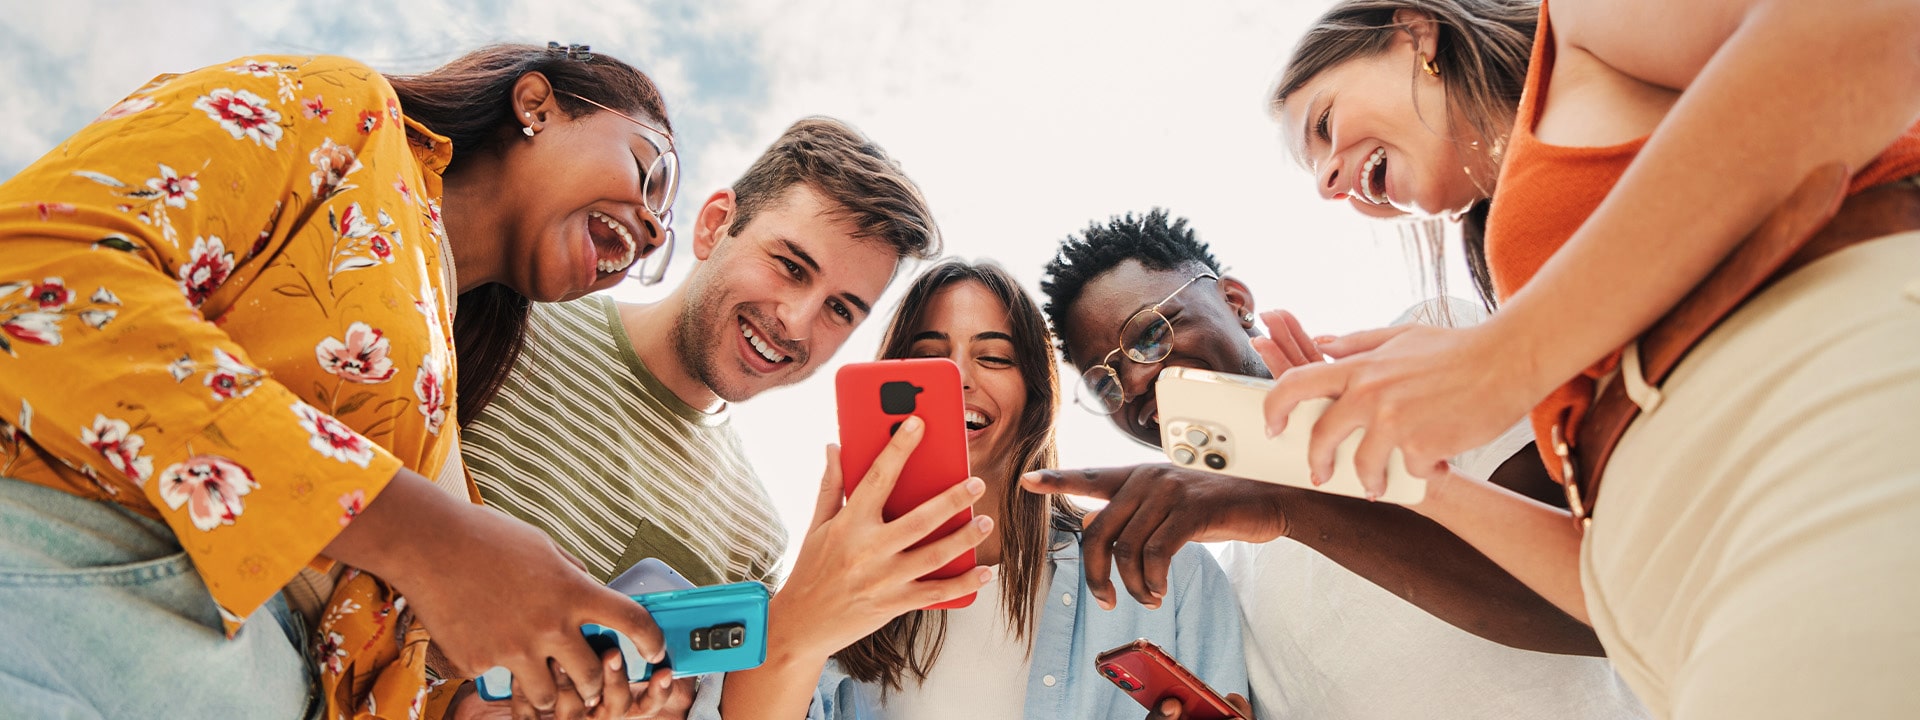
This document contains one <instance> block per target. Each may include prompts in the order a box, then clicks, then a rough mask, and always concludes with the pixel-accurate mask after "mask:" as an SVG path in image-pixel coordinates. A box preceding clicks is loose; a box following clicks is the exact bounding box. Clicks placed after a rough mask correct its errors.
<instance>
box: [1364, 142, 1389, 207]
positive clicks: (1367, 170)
mask: <svg viewBox="0 0 1920 720" xmlns="http://www.w3.org/2000/svg"><path fill="white" fill-rule="evenodd" d="M1386 159H1387V149H1386V148H1377V149H1375V150H1374V151H1373V154H1371V155H1368V156H1367V162H1366V164H1365V165H1363V166H1361V168H1360V196H1361V197H1363V198H1365V199H1366V201H1367V202H1370V203H1373V204H1375V205H1385V204H1387V197H1386V193H1381V194H1379V195H1375V194H1373V173H1374V171H1376V170H1378V169H1380V162H1381V161H1382V160H1386Z"/></svg>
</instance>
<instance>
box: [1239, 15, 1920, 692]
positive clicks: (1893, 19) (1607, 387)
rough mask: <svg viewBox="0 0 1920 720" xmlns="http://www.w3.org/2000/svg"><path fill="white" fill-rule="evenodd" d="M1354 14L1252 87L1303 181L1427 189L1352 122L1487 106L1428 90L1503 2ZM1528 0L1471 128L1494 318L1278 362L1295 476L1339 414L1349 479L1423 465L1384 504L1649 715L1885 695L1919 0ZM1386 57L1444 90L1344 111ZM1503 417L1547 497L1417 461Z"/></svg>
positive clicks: (1912, 600) (1404, 156) (1404, 157)
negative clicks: (1485, 182)
mask: <svg viewBox="0 0 1920 720" xmlns="http://www.w3.org/2000/svg"><path fill="white" fill-rule="evenodd" d="M1380 4H1381V3H1375V2H1365V1H1361V2H1345V3H1341V4H1340V5H1339V6H1337V7H1336V8H1335V9H1334V10H1332V11H1330V12H1329V14H1328V15H1327V17H1326V20H1327V22H1323V23H1322V24H1320V25H1318V26H1316V28H1315V29H1314V30H1313V31H1311V32H1309V34H1308V37H1307V39H1306V40H1305V41H1303V43H1302V46H1301V49H1300V50H1299V51H1298V52H1296V54H1295V58H1294V64H1293V65H1292V66H1290V68H1289V70H1288V71H1287V72H1286V75H1285V77H1284V79H1283V81H1282V83H1281V88H1280V90H1279V92H1278V93H1276V96H1275V108H1276V111H1277V112H1278V114H1279V115H1280V117H1281V120H1282V124H1283V126H1284V127H1285V128H1286V133H1287V136H1288V137H1289V138H1299V140H1298V143H1297V144H1298V148H1299V153H1300V154H1301V156H1302V157H1303V158H1304V159H1306V160H1307V163H1308V165H1309V166H1310V168H1311V169H1312V170H1313V172H1314V173H1315V183H1316V185H1317V187H1318V188H1319V191H1320V192H1321V193H1322V194H1323V195H1324V196H1326V197H1329V198H1334V199H1353V200H1355V201H1356V202H1362V203H1364V205H1365V206H1366V207H1368V208H1374V207H1382V206H1389V205H1391V206H1399V205H1403V204H1406V203H1408V202H1409V201H1411V203H1412V204H1413V205H1415V206H1417V207H1421V208H1422V209H1427V210H1429V211H1431V210H1432V209H1435V207H1436V206H1432V205H1428V204H1426V203H1424V202H1423V199H1428V198H1441V197H1445V194H1444V193H1437V192H1433V190H1434V189H1435V188H1438V187H1443V186H1445V185H1446V183H1440V184H1432V183H1426V182H1424V181H1425V179H1426V178H1428V177H1432V175H1430V174H1428V173H1425V172H1423V170H1431V171H1433V172H1434V173H1438V174H1441V175H1457V174H1458V172H1456V171H1453V170H1452V169H1451V167H1452V166H1451V165H1449V164H1446V163H1448V162H1451V161H1450V160H1448V159H1447V158H1446V157H1445V156H1444V154H1442V153H1438V152H1424V151H1422V150H1421V149H1420V148H1414V147H1409V146H1408V145H1406V144H1402V143H1397V142H1394V140H1393V139H1391V138H1390V137H1389V135H1390V134H1391V132H1389V131H1387V130H1383V128H1398V129H1400V130H1402V131H1406V132H1411V131H1412V129H1414V128H1417V127H1418V126H1419V124H1420V123H1421V122H1423V121H1424V122H1427V123H1435V122H1449V121H1454V120H1457V119H1459V118H1461V117H1466V118H1474V117H1478V118H1479V119H1480V121H1482V122H1483V123H1484V124H1487V125H1490V126H1497V121H1498V120H1499V119H1500V117H1504V116H1505V112H1504V111H1502V112H1498V113H1486V112H1481V113H1478V114H1473V113H1471V112H1470V111H1472V110H1473V109H1474V107H1475V106H1474V105H1473V104H1472V103H1460V102H1458V101H1460V100H1462V98H1460V97H1457V96H1455V95H1454V94H1453V91H1454V89H1455V88H1456V87H1459V86H1460V85H1461V83H1463V82H1464V83H1466V84H1468V85H1471V84H1473V83H1474V82H1477V81H1481V80H1485V79H1486V78H1488V77H1489V76H1490V73H1491V72H1492V69H1493V68H1494V67H1496V66H1493V65H1490V64H1489V63H1487V62H1486V57H1485V56H1484V55H1483V54H1477V53H1464V54H1463V52H1462V50H1463V48H1467V49H1471V46H1466V45H1463V44H1462V43H1460V42H1459V39H1460V38H1461V37H1463V35H1462V34H1460V33H1462V31H1464V33H1465V36H1472V37H1486V36H1489V35H1501V34H1507V35H1510V34H1511V33H1512V31H1513V30H1514V28H1515V27H1516V26H1517V24H1516V23H1511V22H1508V23H1501V22H1500V21H1499V20H1500V18H1501V17H1505V16H1507V15H1511V14H1512V13H1504V14H1503V12H1504V11H1506V10H1510V9H1511V8H1509V7H1508V6H1509V5H1511V4H1510V3H1502V2H1478V1H1470V0H1452V1H1450V2H1446V1H1443V0H1434V4H1444V5H1448V6H1453V7H1458V8H1463V9H1466V10H1467V11H1468V12H1466V13H1464V14H1463V15H1464V16H1465V17H1467V18H1468V19H1470V20H1471V21H1472V22H1469V23H1455V24H1449V23H1444V22H1438V21H1437V20H1439V19H1440V18H1439V17H1438V16H1437V15H1436V14H1434V13H1417V12H1397V11H1395V10H1393V9H1386V10H1377V9H1373V8H1370V6H1375V5H1380ZM1355 8H1367V9H1369V10H1374V11H1370V12H1367V13H1360V14H1355V13H1353V12H1351V11H1352V10H1354V9H1355ZM1482 10H1500V11H1503V12H1485V13H1481V12H1479V11H1482ZM1534 17H1535V19H1536V21H1537V27H1536V29H1535V30H1534V32H1533V33H1532V34H1533V38H1534V40H1533V44H1532V48H1531V53H1530V57H1529V60H1528V63H1527V67H1528V69H1527V74H1526V76H1525V82H1524V85H1523V86H1522V92H1521V96H1520V103H1519V105H1518V109H1517V112H1515V113H1514V115H1513V116H1512V124H1511V129H1510V130H1509V131H1507V132H1505V133H1499V134H1498V135H1497V137H1495V138H1493V139H1497V140H1500V142H1498V143H1496V144H1492V145H1484V144H1483V146H1482V147H1485V148H1487V149H1489V150H1498V151H1500V154H1501V157H1500V168H1501V169H1500V175H1499V178H1498V183H1497V186H1496V187H1492V188H1491V195H1492V199H1493V203H1492V210H1491V212H1490V214H1489V217H1488V220H1487V227H1486V230H1487V232H1486V245H1485V250H1486V265H1485V268H1486V270H1487V274H1486V277H1487V278H1488V280H1489V283H1488V284H1489V285H1490V286H1491V288H1492V290H1493V291H1494V293H1495V294H1497V295H1498V297H1499V299H1500V301H1501V305H1502V307H1501V311H1500V312H1499V313H1498V314H1496V315H1495V317H1494V319H1493V320H1492V321H1490V322H1488V323H1486V324H1484V325H1480V326H1476V327H1474V328H1467V329H1433V328H1413V329H1404V330H1399V329H1396V330H1381V331H1372V332H1367V333H1361V334H1357V335H1353V336H1348V337H1345V338H1340V339H1337V340H1335V341H1333V342H1330V343H1325V344H1323V345H1322V346H1321V349H1322V350H1325V351H1327V353H1328V354H1330V355H1336V356H1340V358H1341V361H1340V362H1337V363H1332V364H1318V365H1311V366H1306V367H1300V368H1296V369H1294V370H1292V371H1290V372H1288V373H1287V375H1286V376H1285V377H1283V378H1282V379H1281V381H1280V386H1279V388H1278V389H1276V391H1275V393H1274V395H1273V396H1271V397H1270V399H1269V400H1270V401H1269V410H1270V418H1271V419H1272V420H1273V422H1274V423H1275V427H1276V428H1279V427H1281V426H1282V425H1283V422H1282V421H1283V420H1284V418H1285V416H1286V413H1287V412H1288V411H1290V409H1291V408H1292V407H1293V406H1294V404H1295V403H1297V402H1298V401H1300V400H1302V399H1306V398H1309V397H1334V398H1335V400H1334V403H1333V405H1332V407H1330V408H1329V409H1328V410H1327V411H1326V414H1325V415H1323V416H1322V419H1321V420H1320V421H1319V422H1318V423H1317V424H1316V427H1315V428H1314V443H1313V450H1312V452H1311V458H1312V460H1311V465H1312V468H1313V469H1314V472H1315V473H1316V476H1317V477H1325V474H1326V469H1327V468H1328V467H1329V466H1330V464H1331V463H1332V461H1333V455H1334V453H1333V448H1334V447H1335V446H1336V445H1337V444H1338V443H1339V442H1340V441H1342V440H1343V439H1345V437H1346V436H1348V435H1349V434H1351V433H1352V432H1353V431H1355V430H1357V429H1360V428H1364V429H1365V430H1366V436H1365V439H1364V440H1363V441H1362V442H1361V444H1360V451H1359V453H1358V455H1357V456H1356V458H1355V460H1354V463H1355V467H1356V468H1358V469H1360V471H1361V473H1362V476H1363V478H1364V482H1366V483H1367V484H1368V486H1369V487H1372V488H1375V489H1378V488H1380V487H1381V486H1382V485H1383V483H1384V468H1385V467H1386V464H1387V463H1388V462H1390V460H1389V457H1390V454H1391V453H1393V452H1395V451H1398V452H1399V453H1401V454H1402V455H1403V456H1404V458H1405V460H1406V466H1407V468H1408V469H1409V470H1410V471H1412V472H1414V473H1416V474H1419V475H1422V476H1427V477H1429V478H1430V479H1433V480H1434V481H1435V484H1434V485H1432V486H1431V487H1430V490H1429V494H1428V498H1427V500H1426V501H1424V502H1423V503H1421V504H1420V505H1419V506H1417V507H1416V508H1415V509H1416V510H1418V511H1420V512H1422V513H1424V514H1427V515H1429V516H1430V517H1433V518H1434V519H1435V520H1437V521H1439V522H1441V523H1442V524H1444V525H1446V526H1447V527H1448V528H1449V529H1451V530H1453V531H1454V532H1456V533H1458V534H1459V535H1460V536H1461V537H1463V538H1465V539H1467V540H1469V541H1470V542H1472V543H1474V544H1475V545H1476V546H1477V547H1479V548H1480V549H1482V550H1483V551H1485V552H1486V553H1487V554H1488V556H1489V557H1492V558H1494V559H1496V560H1497V561H1499V562H1501V564H1502V565H1503V566H1505V567H1507V568H1508V569H1509V570H1510V571H1511V572H1513V574H1514V575H1515V576H1516V577H1518V578H1520V579H1522V580H1524V581H1526V582H1528V583H1529V584H1530V585H1532V586H1533V587H1534V588H1536V589H1537V590H1539V591H1540V592H1541V594H1542V595H1543V596H1545V597H1547V598H1548V599H1550V600H1553V601H1554V602H1555V603H1556V604H1558V605H1559V606H1560V607H1561V608H1562V609H1564V610H1565V611H1567V612H1568V613H1570V614H1572V615H1574V616H1575V617H1578V618H1581V619H1583V620H1586V621H1588V622H1590V623H1592V624H1593V625H1594V627H1595V629H1596V630H1597V631H1598V633H1599V636H1600V638H1601V641H1602V643H1603V644H1604V645H1605V646H1606V649H1607V651H1608V654H1609V656H1610V657H1612V658H1613V660H1614V662H1615V664H1616V666H1617V667H1618V668H1619V669H1620V671H1621V674H1622V675H1623V676H1624V677H1625V678H1626V679H1627V681H1628V682H1629V684H1630V685H1631V686H1632V687H1633V688H1634V690H1635V691H1636V692H1637V693H1638V694H1639V695H1640V696H1641V698H1642V699H1643V700H1645V701H1646V702H1647V704H1648V705H1649V707H1650V708H1652V709H1653V711H1654V712H1655V714H1656V715H1659V716H1672V717H1682V718H1719V717H1743V718H1756V717H1804V716H1808V715H1822V716H1835V717H1904V716H1910V715H1912V714H1913V713H1914V712H1915V711H1916V710H1920V691H1916V690H1915V689H1914V686H1913V684H1912V683H1910V682H1907V681H1906V679H1905V678H1904V675H1903V672H1904V669H1905V668H1910V667H1913V666H1914V665H1915V663H1917V662H1920V650H1916V648H1920V645H1916V643H1914V642H1913V638H1914V637H1915V636H1916V634H1920V625H1917V624H1916V622H1915V620H1914V618H1913V615H1912V612H1911V608H1912V607H1913V606H1914V605H1915V604H1916V603H1920V552H1915V551H1914V550H1913V549H1912V544H1911V543H1909V542H1905V541H1904V540H1901V539H1898V538H1903V537H1904V536H1905V535H1906V534H1908V533H1910V530H1911V528H1912V527H1913V526H1914V524H1915V523H1916V522H1920V482H1916V475H1915V470H1914V468H1916V467H1920V455H1917V454H1916V453H1920V449H1917V448H1920V446H1916V445H1915V444H1914V443H1913V442H1912V437H1913V436H1914V434H1915V433H1916V432H1920V425H1916V422H1915V419H1916V418H1920V414H1916V413H1914V412H1913V411H1912V409H1913V408H1914V407H1916V406H1920V380H1916V379H1917V378H1920V346H1917V345H1915V339H1916V338H1920V306H1916V305H1915V303H1916V301H1920V292H1916V290H1915V288H1916V287H1917V285H1916V283H1920V276H1916V274H1915V270H1914V268H1916V267H1920V232H1915V231H1916V230H1920V185H1916V175H1915V174H1916V173H1917V172H1920V126H1916V125H1915V118H1916V116H1917V115H1920V56H1916V55H1915V53H1914V52H1913V46H1912V38H1913V37H1914V36H1915V34H1916V33H1920V8H1917V7H1916V6H1915V5H1914V4H1913V3H1911V2H1863V3H1852V4H1847V5H1845V6H1833V5H1829V4H1824V3H1810V2H1792V1H1788V0H1750V1H1747V2H1731V3H1703V4H1670V3H1638V2H1635V3H1621V2H1604V3H1602V2H1591V1H1589V0H1556V1H1555V2H1553V3H1552V4H1551V7H1548V6H1547V5H1544V4H1543V5H1542V6H1541V7H1540V8H1539V11H1538V13H1537V14H1536V15H1535V16H1534ZM1336 20H1338V22H1335V21H1336ZM1503 25H1504V27H1502V26H1503ZM1489 28H1494V30H1493V31H1491V32H1490V31H1489ZM1450 33H1452V34H1450ZM1388 77H1392V78H1399V79H1398V80H1396V81H1395V82H1396V87H1405V86H1406V85H1405V80H1404V78H1411V79H1412V81H1413V83H1414V85H1413V88H1412V97H1413V99H1414V103H1413V104H1414V106H1415V107H1426V108H1433V109H1438V108H1440V107H1443V106H1444V107H1446V108H1447V109H1448V110H1449V111H1450V112H1449V113H1443V114H1438V115H1437V116H1436V115H1429V116H1417V115H1414V114H1411V113H1407V112H1401V113H1399V114H1398V115H1397V116H1395V115H1394V114H1391V113H1380V112H1378V108H1377V107H1375V106H1371V105H1369V104H1368V103H1355V102H1353V98H1354V97H1355V96H1356V95H1360V96H1365V94H1366V93H1365V92H1364V91H1363V90H1361V89H1362V88H1364V87H1366V86H1368V85H1369V84H1372V85H1378V84H1380V83H1379V82H1378V81H1379V80H1380V79H1381V78H1388ZM1462 77H1464V78H1467V79H1466V80H1461V79H1459V78H1462ZM1368 78H1373V79H1374V80H1375V82H1372V83H1369V81H1368ZM1550 89H1551V92H1550V91H1549V90H1550ZM1442 98H1444V100H1445V101H1446V102H1444V103H1442V102H1440V100H1441V99H1442ZM1422 100H1424V102H1422ZM1402 105H1403V106H1405V105H1406V103H1402ZM1463 106H1464V108H1465V110H1467V111H1469V112H1468V113H1466V114H1452V113H1457V112H1458V111H1459V110H1461V109H1462V107H1463ZM1374 120H1381V121H1382V122H1379V123H1374V122H1372V121H1374ZM1488 139H1489V138H1488V137H1487V136H1484V135H1483V136H1482V137H1479V138H1471V137H1469V138H1468V141H1469V142H1471V141H1472V140H1480V141H1482V142H1483V143H1485V141H1486V140H1488ZM1436 160H1439V161H1443V162H1436ZM1456 187H1457V186H1456ZM1529 408H1531V413H1530V414H1531V419H1532V422H1533V424H1534V427H1535V428H1536V432H1537V434H1538V443H1539V447H1540V448H1541V449H1542V451H1543V454H1544V455H1545V458H1544V459H1545V460H1546V462H1547V466H1548V468H1549V469H1550V470H1551V471H1552V472H1553V473H1554V475H1555V476H1556V478H1557V479H1558V480H1560V481H1562V482H1563V483H1565V484H1566V487H1567V497H1568V500H1569V505H1570V506H1571V512H1568V511H1562V510H1558V509H1554V508H1550V507H1547V506H1544V505H1542V504H1539V503H1536V502H1531V501H1528V500H1526V499H1524V498H1519V497H1517V496H1514V495H1512V494H1511V493H1505V492H1502V491H1501V490H1500V489H1498V488H1494V487H1490V486H1487V485H1485V484H1481V483H1473V482H1467V481H1461V480H1459V479H1458V478H1457V477H1456V476H1454V475H1452V474H1451V473H1449V472H1447V470H1446V466H1445V463H1444V462H1441V460H1442V459H1443V458H1445V457H1446V456H1448V455H1449V454H1451V453H1455V452H1458V451H1460V450H1462V449H1464V448H1467V447H1470V446H1472V445H1474V444H1476V443H1478V442H1481V441H1483V440H1484V439H1485V438H1487V437H1491V436H1492V435H1493V434H1494V433H1497V432H1498V431H1499V430H1500V428H1502V427H1504V425H1505V424H1507V423H1511V422H1513V421H1514V420H1516V419H1519V418H1521V417H1522V416H1525V415H1528V414H1529ZM1603 479H1604V480H1606V483H1605V485H1604V486H1602V485H1599V483H1600V481H1601V480H1603ZM1570 516H1571V517H1570Z"/></svg>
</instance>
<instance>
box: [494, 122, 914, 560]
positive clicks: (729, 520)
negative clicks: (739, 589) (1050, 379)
mask: <svg viewBox="0 0 1920 720" xmlns="http://www.w3.org/2000/svg"><path fill="white" fill-rule="evenodd" d="M693 225H694V227H693V254H694V256H695V258H696V259H697V260H698V261H699V263H698V264H697V265H695V266H694V268H693V270H692V272H691V273H689V275H688V276H687V278H686V279H685V280H684V281H683V282H682V283H681V285H680V286H679V287H677V288H675V289H674V291H673V292H672V294H670V295H668V296H667V297H666V298H664V299H662V300H660V301H659V302H657V303H653V304H647V305H636V304H626V303H616V302H614V301H612V300H611V299H610V298H608V297H605V296H589V297H587V298H583V299H581V300H578V301H574V302H569V303H535V304H533V307H532V308H531V316H530V319H529V320H530V322H529V326H528V330H527V335H526V339H525V345H524V348H523V351H522V355H521V357H520V358H519V360H518V361H517V363H516V364H515V366H514V368H513V370H512V371H511V373H510V374H508V375H507V376H506V378H505V380H504V384H503V385H502V386H501V387H500V389H499V393H498V394H497V395H496V396H495V397H494V398H493V400H492V402H491V403H489V404H488V405H487V407H486V408H485V409H483V410H482V411H481V412H480V413H479V415H478V417H477V418H476V419H475V420H474V421H473V422H472V423H470V424H469V425H468V426H467V427H465V428H463V435H462V437H463V438H464V439H465V444H464V447H463V451H464V452H465V454H466V461H467V464H468V467H470V468H471V469H472V472H473V476H474V480H475V481H477V483H478V484H479V486H480V491H481V494H482V495H483V496H484V497H485V499H486V501H487V503H488V504H489V505H492V506H494V507H498V508H500V509H502V510H505V511H506V512H508V513H510V514H512V515H514V516H516V517H519V518H521V519H524V520H526V521H528V522H531V523H533V524H534V525H536V526H539V527H540V528H541V529H543V530H545V531H546V532H547V533H548V534H549V535H551V536H552V537H553V539H554V541H555V542H557V543H558V544H559V545H560V547H562V548H564V549H566V550H567V551H568V552H570V553H572V554H573V555H574V556H575V557H577V558H579V559H580V560H581V561H582V562H584V563H585V564H586V566H587V569H588V570H589V571H590V572H592V573H593V574H594V575H595V576H597V577H599V578H601V579H602V580H603V581H604V580H610V579H612V578H613V577H614V576H616V575H618V574H619V573H621V572H622V571H624V570H626V569H627V568H628V567H631V566H632V565H633V564H634V563H635V562H637V561H639V560H640V559H642V558H647V557H654V558H659V559H661V560H664V561H666V563H667V564H668V565H670V566H672V567H673V568H674V569H676V570H678V571H679V572H680V573H681V574H683V575H685V576H686V577H687V579H689V580H691V581H692V582H694V583H695V584H700V585H707V584H714V583H724V582H737V581H742V580H756V581H760V582H763V583H768V584H769V585H772V584H773V581H774V579H775V578H774V573H775V567H776V564H777V563H778V562H779V559H780V556H781V554H782V553H783V552H784V551H785V546H786V532H785V530H784V529H783V528H782V526H781V524H780V519H779V516H778V514H777V513H776V512H775V511H774V509H773V507H772V504H771V500H770V499H769V497H768V495H767V492H766V490H765V489H764V488H763V487H762V486H761V483H760V480H759V478H757V477H756V476H755V475H754V472H753V468H752V466H751V465H750V464H749V463H748V461H747V458H746V456H745V453H744V451H743V448H742V446H741V442H740V438H739V437H738V435H737V434H736V433H735V432H734V429H733V428H732V426H731V425H730V424H729V423H728V418H727V406H728V404H729V403H736V402H741V401H744V400H746V399H747V398H750V397H753V396H754V395H756V394H759V393H760V392H763V391H765V390H769V389H772V388H775V387H780V386H783V385H788V384H792V383H795V382H799V381H801V380H803V379H805V378H806V377H807V376H809V375H811V374H812V373H813V371H814V370H815V369H817V368H818V367H820V366H821V365H824V364H825V363H826V362H827V360H828V359H829V358H831V357H832V355H833V354H834V352H835V351H837V350H839V349H840V346H841V345H842V344H843V343H844V342H845V341H846V339H847V337H848V336H849V335H850V334H851V333H852V332H853V330H854V328H855V327H857V326H858V325H859V324H860V323H861V322H862V321H864V320H865V319H866V318H867V315H868V313H869V312H870V310H871V308H872V306H873V305H874V303H875V302H876V301H877V300H878V299H879V296H880V294H881V292H882V291H883V290H885V289H886V286H887V284H888V283H889V282H890V281H891V280H892V277H893V275H894V274H895V271H896V269H897V268H898V267H899V265H900V263H901V262H903V261H904V260H905V259H906V258H909V257H914V258H925V257H930V256H933V255H935V254H937V253H938V244H939V240H938V233H937V230H936V229H935V226H934V222H933V217H932V213H931V211H930V210H929V209H928V208H927V205H926V202H925V200H924V199H923V198H922V197H921V195H920V192H919V189H918V188H917V187H916V186H915V185H914V184H913V182H912V181H911V180H909V179H908V178H907V177H906V176H905V175H904V174H903V173H902V172H901V171H900V170H899V168H898V167H897V166H896V165H895V164H894V163H893V162H892V161H891V160H890V159H889V158H888V157H887V155H886V154H885V152H884V151H883V150H881V149H880V148H879V147H878V146H877V145H875V144H873V143H872V142H871V141H869V140H867V139H866V138H865V137H863V136H862V135H861V134H860V133H859V132H858V131H856V130H854V129H853V128H851V127H848V126H847V125H845V124H843V123H840V122H838V121H836V120H832V119H828V118H808V119H804V120H801V121H800V122H798V123H796V124H794V125H793V126H792V127H791V128H789V129H788V130H787V131H786V132H785V133H784V134H782V135H781V136H780V138H779V139H778V140H776V141H775V142H774V143H773V145H772V146H771V147H769V148H768V149H767V151H766V152H765V153H764V154H762V155H761V157H760V158H759V160H757V161H756V162H755V163H754V164H753V166H752V167H751V168H749V169H748V170H747V172H746V174H745V175H743V176H742V177H741V178H740V179H739V180H738V181H736V182H735V183H734V184H733V185H732V187H729V188H726V189H722V190H719V191H718V192H715V193H713V194H712V195H711V196H709V197H708V198H707V200H706V202H705V203H704V204H703V205H702V207H701V208H700V210H699V213H698V214H697V215H696V216H695V218H694V223H693Z"/></svg>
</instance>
